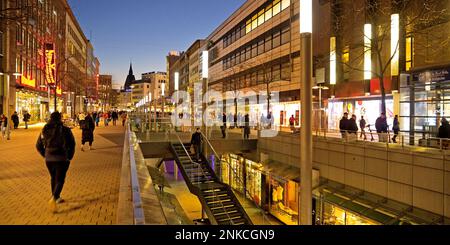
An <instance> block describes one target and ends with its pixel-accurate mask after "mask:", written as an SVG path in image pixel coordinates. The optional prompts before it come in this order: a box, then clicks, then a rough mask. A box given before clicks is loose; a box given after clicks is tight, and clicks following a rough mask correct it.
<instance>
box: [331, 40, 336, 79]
mask: <svg viewBox="0 0 450 245" xmlns="http://www.w3.org/2000/svg"><path fill="white" fill-rule="evenodd" d="M330 84H331V85H335V84H336V37H331V38H330Z"/></svg>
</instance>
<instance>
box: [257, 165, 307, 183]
mask: <svg viewBox="0 0 450 245" xmlns="http://www.w3.org/2000/svg"><path fill="white" fill-rule="evenodd" d="M262 165H263V170H262V171H263V172H265V173H266V174H269V173H270V175H273V176H276V177H279V178H282V179H286V180H292V181H295V182H300V169H299V168H296V167H294V166H292V165H289V164H285V163H281V162H277V161H273V160H270V161H269V162H266V163H263V164H262Z"/></svg>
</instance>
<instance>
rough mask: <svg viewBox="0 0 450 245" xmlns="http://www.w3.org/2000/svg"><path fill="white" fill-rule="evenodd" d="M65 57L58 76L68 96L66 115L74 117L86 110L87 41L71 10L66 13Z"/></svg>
mask: <svg viewBox="0 0 450 245" xmlns="http://www.w3.org/2000/svg"><path fill="white" fill-rule="evenodd" d="M65 28H66V45H65V48H66V56H65V60H63V62H64V67H65V70H64V71H63V72H62V74H61V76H60V80H62V82H63V84H65V86H66V88H67V93H68V94H69V95H70V96H69V97H68V98H67V99H66V101H65V103H66V111H67V113H68V114H71V115H74V113H75V114H77V113H79V112H84V111H86V110H87V104H88V100H87V94H86V86H87V83H88V77H87V70H86V67H87V66H86V62H87V53H88V52H87V49H88V48H87V46H88V40H87V38H86V36H85V35H84V33H83V31H82V29H81V27H80V25H79V24H78V22H77V20H76V18H75V16H74V14H73V12H72V10H71V9H70V8H68V9H67V13H66V27H65Z"/></svg>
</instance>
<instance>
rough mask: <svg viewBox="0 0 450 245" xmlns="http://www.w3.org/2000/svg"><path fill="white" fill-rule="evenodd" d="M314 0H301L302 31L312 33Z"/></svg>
mask: <svg viewBox="0 0 450 245" xmlns="http://www.w3.org/2000/svg"><path fill="white" fill-rule="evenodd" d="M312 11H313V9H312V0H300V33H312Z"/></svg>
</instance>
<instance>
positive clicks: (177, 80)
mask: <svg viewBox="0 0 450 245" xmlns="http://www.w3.org/2000/svg"><path fill="white" fill-rule="evenodd" d="M174 76H175V86H174V89H175V91H178V86H179V82H180V73H178V72H175V74H174Z"/></svg>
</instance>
